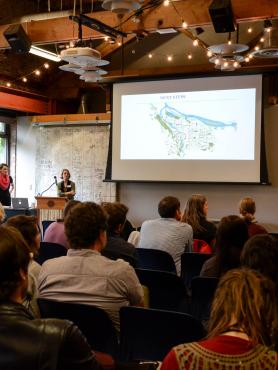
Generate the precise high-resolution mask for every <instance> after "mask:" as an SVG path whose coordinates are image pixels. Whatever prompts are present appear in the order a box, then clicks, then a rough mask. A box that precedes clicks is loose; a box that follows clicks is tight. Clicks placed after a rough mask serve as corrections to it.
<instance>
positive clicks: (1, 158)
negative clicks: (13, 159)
mask: <svg viewBox="0 0 278 370" xmlns="http://www.w3.org/2000/svg"><path fill="white" fill-rule="evenodd" d="M8 162H9V126H8V125H7V124H6V123H3V122H0V163H8Z"/></svg>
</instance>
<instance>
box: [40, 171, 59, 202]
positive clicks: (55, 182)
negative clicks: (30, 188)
mask: <svg viewBox="0 0 278 370" xmlns="http://www.w3.org/2000/svg"><path fill="white" fill-rule="evenodd" d="M54 180H55V181H54V182H53V183H52V184H51V185H50V186H49V187H48V188H47V189H45V190H44V191H42V192H41V193H38V196H40V197H41V196H42V195H43V194H44V193H45V192H46V191H47V190H49V189H50V188H52V186H53V185H54V184H55V185H56V186H57V185H58V183H57V177H56V176H54Z"/></svg>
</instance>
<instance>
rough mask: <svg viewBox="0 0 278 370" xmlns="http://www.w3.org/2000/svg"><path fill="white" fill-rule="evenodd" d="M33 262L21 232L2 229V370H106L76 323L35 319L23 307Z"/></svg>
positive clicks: (1, 227)
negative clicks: (29, 271) (30, 265)
mask: <svg viewBox="0 0 278 370" xmlns="http://www.w3.org/2000/svg"><path fill="white" fill-rule="evenodd" d="M30 259H31V256H30V249H29V246H28V245H27V243H26V242H25V240H24V239H23V237H22V235H21V234H20V232H19V231H17V230H16V229H15V228H14V227H11V226H6V225H5V226H0V271H1V272H0V317H1V335H0V369H3V370H8V369H13V370H19V369H20V370H21V369H28V370H38V369H44V370H50V369H51V370H64V369H65V370H102V366H100V364H99V363H98V362H97V360H96V358H95V355H94V353H93V352H92V350H91V348H90V346H89V345H88V343H87V340H86V339H85V338H84V336H83V335H82V334H81V332H80V331H79V329H78V328H77V327H76V326H75V325H73V323H72V322H70V321H66V320H57V319H34V317H33V316H32V315H31V313H30V312H29V311H28V310H27V309H26V308H25V307H24V306H23V305H22V303H23V299H24V297H25V294H26V291H27V287H28V266H29V263H30Z"/></svg>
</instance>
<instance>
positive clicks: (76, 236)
mask: <svg viewBox="0 0 278 370" xmlns="http://www.w3.org/2000/svg"><path fill="white" fill-rule="evenodd" d="M106 228H107V220H106V214H105V212H104V211H103V209H102V208H101V207H100V206H99V205H97V204H95V203H92V202H85V203H80V204H78V205H76V206H75V207H73V208H72V210H71V212H70V213H69V214H68V215H67V217H66V218H65V231H66V236H67V238H68V241H69V244H70V249H69V250H68V252H67V256H63V257H59V258H53V259H50V260H48V261H46V262H44V264H43V265H42V269H41V273H40V275H39V292H40V297H42V298H47V299H54V300H58V301H64V302H71V303H75V302H76V303H81V304H88V305H93V306H97V307H99V308H102V309H104V310H105V311H106V312H107V313H108V315H109V316H110V318H111V319H112V321H113V322H114V324H115V327H116V328H117V329H119V309H120V308H121V307H122V306H128V305H138V306H139V305H143V289H142V286H141V285H140V283H139V280H138V278H137V276H136V273H135V271H134V269H133V267H131V266H130V265H129V264H128V263H127V262H125V261H123V260H121V259H119V260H117V261H113V260H111V259H109V258H106V257H104V256H102V255H101V251H102V249H103V248H104V247H105V245H106V241H107V239H106Z"/></svg>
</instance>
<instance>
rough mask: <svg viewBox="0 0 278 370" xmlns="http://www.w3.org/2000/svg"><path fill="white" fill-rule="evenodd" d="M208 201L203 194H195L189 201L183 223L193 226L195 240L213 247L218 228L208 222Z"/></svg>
mask: <svg viewBox="0 0 278 370" xmlns="http://www.w3.org/2000/svg"><path fill="white" fill-rule="evenodd" d="M207 214H208V201H207V198H206V197H205V196H203V195H201V194H193V195H192V196H191V197H190V198H189V199H188V201H187V203H186V207H185V211H184V214H183V216H182V221H183V222H187V223H188V224H189V225H191V226H192V229H193V238H194V239H200V240H204V241H205V242H206V243H208V244H209V245H211V246H213V244H214V242H215V235H216V226H215V225H214V224H213V223H212V222H209V221H208V220H207Z"/></svg>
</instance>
